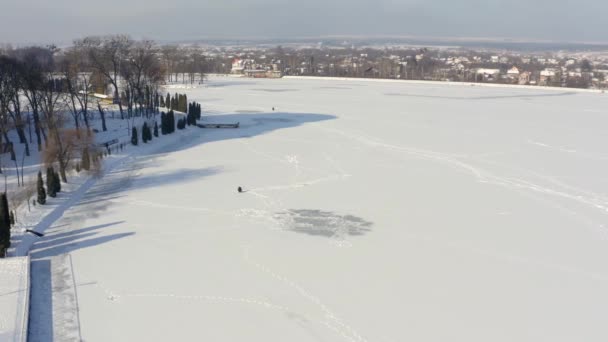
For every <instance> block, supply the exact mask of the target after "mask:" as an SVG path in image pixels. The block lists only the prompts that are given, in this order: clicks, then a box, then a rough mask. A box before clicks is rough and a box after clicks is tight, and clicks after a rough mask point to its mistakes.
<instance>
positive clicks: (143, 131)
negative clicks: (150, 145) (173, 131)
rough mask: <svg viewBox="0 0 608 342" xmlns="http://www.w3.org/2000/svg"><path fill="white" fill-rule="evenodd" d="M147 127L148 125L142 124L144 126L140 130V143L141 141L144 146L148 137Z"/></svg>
mask: <svg viewBox="0 0 608 342" xmlns="http://www.w3.org/2000/svg"><path fill="white" fill-rule="evenodd" d="M147 127H148V124H147V123H145V122H144V125H143V126H142V128H141V141H143V142H144V144H146V143H147V142H148V135H147V133H146V128H147Z"/></svg>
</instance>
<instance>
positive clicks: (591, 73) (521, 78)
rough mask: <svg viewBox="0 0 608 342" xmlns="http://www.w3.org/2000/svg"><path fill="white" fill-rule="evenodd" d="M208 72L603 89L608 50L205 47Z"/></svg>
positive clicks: (607, 68) (248, 75)
mask: <svg viewBox="0 0 608 342" xmlns="http://www.w3.org/2000/svg"><path fill="white" fill-rule="evenodd" d="M204 54H205V56H206V59H207V62H208V65H207V67H208V70H207V71H208V72H210V73H227V74H233V75H242V76H245V77H256V78H257V77H264V78H278V77H282V76H292V75H297V76H325V77H360V78H386V79H403V80H432V81H447V82H483V83H500V84H518V85H530V86H553V87H570V88H594V89H604V88H606V87H607V86H608V77H607V75H608V54H607V53H598V52H593V53H591V52H590V53H585V52H569V53H568V52H555V53H519V52H508V51H501V52H496V51H473V50H464V49H441V48H437V49H429V48H408V47H390V48H378V47H368V48H355V47H349V48H334V47H332V48H323V47H307V48H283V47H281V46H278V47H268V48H238V47H232V48H231V47H222V48H217V47H216V48H208V49H206V50H205V52H204Z"/></svg>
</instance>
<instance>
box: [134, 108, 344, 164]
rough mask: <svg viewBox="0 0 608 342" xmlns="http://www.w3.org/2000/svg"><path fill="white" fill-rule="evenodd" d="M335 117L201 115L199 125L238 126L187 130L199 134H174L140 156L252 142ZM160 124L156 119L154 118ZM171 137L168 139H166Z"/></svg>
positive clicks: (294, 114) (243, 114)
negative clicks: (228, 142)
mask: <svg viewBox="0 0 608 342" xmlns="http://www.w3.org/2000/svg"><path fill="white" fill-rule="evenodd" d="M336 118H337V117H336V116H334V115H328V114H313V113H283V112H270V113H231V114H218V115H208V116H205V115H204V114H203V118H202V120H200V121H199V123H203V124H210V123H211V124H214V123H237V122H238V123H239V128H225V129H222V128H219V129H218V128H199V127H196V126H189V127H188V128H186V131H191V130H198V132H199V133H194V134H191V133H192V132H187V133H188V134H182V133H181V132H180V131H176V132H175V133H173V135H175V134H178V135H180V136H179V137H177V138H174V139H175V140H174V141H172V142H170V143H168V144H167V145H165V146H163V147H162V148H160V149H158V150H156V151H154V152H152V153H147V154H146V153H144V155H164V154H168V153H172V152H177V151H182V150H187V149H189V148H192V147H194V146H197V145H200V144H204V143H212V142H217V141H223V140H230V139H243V138H253V137H256V136H259V135H264V134H267V133H271V132H274V131H277V130H281V129H287V128H294V127H299V126H302V125H305V124H307V123H315V122H322V121H327V120H335V119H336ZM157 120H160V118H157ZM169 137H172V135H169ZM166 138H167V137H166V136H165V137H159V138H158V139H166ZM152 144H154V141H152Z"/></svg>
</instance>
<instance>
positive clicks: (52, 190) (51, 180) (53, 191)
mask: <svg viewBox="0 0 608 342" xmlns="http://www.w3.org/2000/svg"><path fill="white" fill-rule="evenodd" d="M46 191H47V192H48V194H49V196H50V197H53V198H55V197H57V185H56V184H55V170H53V167H52V166H49V167H48V168H47V169H46Z"/></svg>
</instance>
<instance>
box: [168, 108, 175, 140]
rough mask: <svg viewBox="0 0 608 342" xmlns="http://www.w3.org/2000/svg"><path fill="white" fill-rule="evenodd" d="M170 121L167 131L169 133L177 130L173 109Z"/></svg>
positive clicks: (170, 113)
mask: <svg viewBox="0 0 608 342" xmlns="http://www.w3.org/2000/svg"><path fill="white" fill-rule="evenodd" d="M167 123H168V125H169V126H168V127H167V131H168V132H169V134H171V133H173V132H175V113H174V112H173V110H171V111H170V112H169V120H168V121H167Z"/></svg>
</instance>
